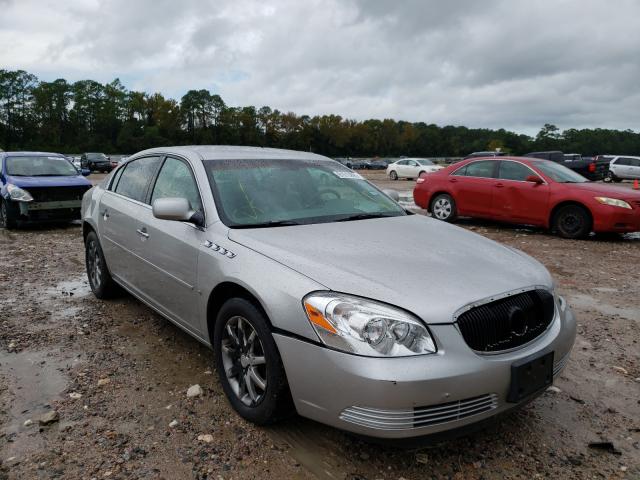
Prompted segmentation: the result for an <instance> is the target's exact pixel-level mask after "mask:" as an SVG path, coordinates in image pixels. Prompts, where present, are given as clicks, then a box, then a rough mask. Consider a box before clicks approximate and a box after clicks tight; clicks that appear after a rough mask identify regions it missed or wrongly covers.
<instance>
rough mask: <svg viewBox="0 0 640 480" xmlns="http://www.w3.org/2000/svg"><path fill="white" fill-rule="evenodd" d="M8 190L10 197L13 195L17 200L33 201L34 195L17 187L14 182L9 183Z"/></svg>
mask: <svg viewBox="0 0 640 480" xmlns="http://www.w3.org/2000/svg"><path fill="white" fill-rule="evenodd" d="M7 192H9V197H11V200H15V201H17V202H31V201H33V197H32V196H31V194H30V193H29V192H27V191H26V190H23V189H21V188H20V187H16V186H15V185H13V184H12V183H8V184H7Z"/></svg>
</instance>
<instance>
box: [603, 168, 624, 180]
mask: <svg viewBox="0 0 640 480" xmlns="http://www.w3.org/2000/svg"><path fill="white" fill-rule="evenodd" d="M603 180H604V181H605V182H619V181H620V180H619V179H618V177H616V176H615V175H614V173H613V172H612V171H611V170H609V171H608V172H607V174H606V175H605V176H604V178H603Z"/></svg>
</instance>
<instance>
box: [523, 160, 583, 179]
mask: <svg viewBox="0 0 640 480" xmlns="http://www.w3.org/2000/svg"><path fill="white" fill-rule="evenodd" d="M531 165H533V166H534V167H535V168H537V169H538V170H540V171H541V172H542V173H544V174H545V175H546V176H547V177H549V178H550V179H551V180H554V181H556V182H558V183H584V182H588V181H589V180H587V179H586V178H584V177H583V176H582V175H580V174H578V173H576V172H574V171H573V170H569V169H568V168H567V167H564V166H562V165H559V164H557V163H555V162H550V161H548V160H539V161H535V162H531Z"/></svg>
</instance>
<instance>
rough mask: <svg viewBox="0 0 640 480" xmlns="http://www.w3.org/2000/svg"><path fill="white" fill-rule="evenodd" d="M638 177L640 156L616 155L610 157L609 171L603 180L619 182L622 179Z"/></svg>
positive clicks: (639, 175) (639, 173) (639, 174)
mask: <svg viewBox="0 0 640 480" xmlns="http://www.w3.org/2000/svg"><path fill="white" fill-rule="evenodd" d="M625 179H626V180H636V179H640V157H631V156H626V155H625V156H618V157H613V158H612V159H611V163H609V172H608V173H607V176H606V177H605V180H607V181H609V182H621V181H622V180H625Z"/></svg>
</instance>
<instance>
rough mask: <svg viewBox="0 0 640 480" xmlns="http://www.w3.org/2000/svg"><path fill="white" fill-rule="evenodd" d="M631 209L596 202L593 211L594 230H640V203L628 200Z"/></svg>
mask: <svg viewBox="0 0 640 480" xmlns="http://www.w3.org/2000/svg"><path fill="white" fill-rule="evenodd" d="M630 203H631V205H632V209H631V210H629V209H628V208H620V207H613V206H610V205H600V204H598V205H597V206H596V207H595V208H594V212H593V214H594V215H593V218H594V221H593V231H594V232H618V233H628V232H640V205H639V204H636V203H634V202H633V201H631V202H630Z"/></svg>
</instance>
